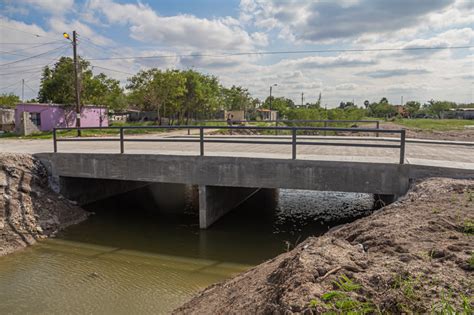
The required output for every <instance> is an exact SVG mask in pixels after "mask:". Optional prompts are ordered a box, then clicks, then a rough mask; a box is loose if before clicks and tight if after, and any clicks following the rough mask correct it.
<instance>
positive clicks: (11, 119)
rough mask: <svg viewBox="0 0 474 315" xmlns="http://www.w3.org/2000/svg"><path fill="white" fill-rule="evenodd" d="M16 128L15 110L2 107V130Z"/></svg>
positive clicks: (0, 125) (0, 113)
mask: <svg viewBox="0 0 474 315" xmlns="http://www.w3.org/2000/svg"><path fill="white" fill-rule="evenodd" d="M13 130H15V110H14V109H11V108H0V131H13Z"/></svg>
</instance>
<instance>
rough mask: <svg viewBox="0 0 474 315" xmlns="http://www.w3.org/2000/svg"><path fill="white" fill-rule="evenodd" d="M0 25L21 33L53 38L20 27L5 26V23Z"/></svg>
mask: <svg viewBox="0 0 474 315" xmlns="http://www.w3.org/2000/svg"><path fill="white" fill-rule="evenodd" d="M0 27H5V28H9V29H11V30H14V31H17V32H22V33H25V34H29V35H32V36H34V37H44V38H51V39H53V38H52V37H49V36H45V35H39V34H35V33H30V32H27V31H24V30H20V29H18V28H14V27H11V26H7V25H0ZM54 39H57V38H54Z"/></svg>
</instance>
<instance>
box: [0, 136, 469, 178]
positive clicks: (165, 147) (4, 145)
mask: <svg viewBox="0 0 474 315" xmlns="http://www.w3.org/2000/svg"><path fill="white" fill-rule="evenodd" d="M127 137H129V138H131V137H133V138H147V139H153V138H160V137H170V136H169V135H166V136H163V135H141V136H127ZM218 137H219V136H215V137H214V136H206V139H212V138H218ZM238 137H244V138H246V139H252V138H259V140H262V139H261V137H253V136H238ZM219 138H221V137H219ZM233 138H236V136H233ZM272 138H273V139H271V141H275V138H274V137H272ZM109 139H110V138H109ZM276 141H282V142H283V141H288V139H287V138H286V137H278V138H276ZM305 141H318V142H328V141H331V142H338V141H340V142H346V141H345V138H344V137H340V138H338V137H332V138H331V139H321V138H316V137H306V139H305ZM355 141H359V142H361V143H362V142H363V143H381V142H384V143H387V144H390V143H391V142H390V139H387V140H385V141H384V140H383V139H378V140H373V139H372V140H370V139H364V138H362V137H361V138H360V140H355ZM352 142H354V140H352ZM58 147H59V151H60V152H67V153H118V152H119V143H118V142H115V141H114V142H110V141H103V142H102V141H101V142H60V143H58ZM52 150H53V146H52V141H51V140H13V139H3V140H0V152H19V153H40V152H52ZM125 152H126V153H127V154H160V155H199V143H183V142H177V143H175V142H143V143H140V142H126V143H125ZM297 152H298V154H297V158H298V159H300V160H322V161H351V162H369V163H398V159H399V150H398V149H391V148H359V147H339V146H317V145H298V147H297ZM205 155H206V156H233V157H253V158H272V159H289V158H291V145H277V144H234V143H206V144H205ZM406 163H408V164H418V165H430V166H439V167H454V168H464V169H470V170H474V146H468V145H452V144H434V143H416V142H415V143H414V142H410V141H409V142H407V144H406Z"/></svg>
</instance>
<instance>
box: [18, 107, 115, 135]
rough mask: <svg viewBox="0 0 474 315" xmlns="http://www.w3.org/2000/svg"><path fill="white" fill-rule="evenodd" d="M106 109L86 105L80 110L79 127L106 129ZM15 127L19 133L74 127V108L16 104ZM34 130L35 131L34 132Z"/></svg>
mask: <svg viewBox="0 0 474 315" xmlns="http://www.w3.org/2000/svg"><path fill="white" fill-rule="evenodd" d="M108 125H109V119H108V115H107V108H106V107H103V106H94V105H86V106H83V107H82V110H81V127H107V126H108ZM15 126H16V130H17V132H19V133H23V134H29V133H31V132H35V131H51V130H53V128H55V127H75V126H76V113H75V110H74V108H67V109H66V108H65V107H64V106H63V105H60V104H18V105H17V106H16V109H15ZM35 129H36V130H35Z"/></svg>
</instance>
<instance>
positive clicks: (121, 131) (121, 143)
mask: <svg viewBox="0 0 474 315" xmlns="http://www.w3.org/2000/svg"><path fill="white" fill-rule="evenodd" d="M123 138H124V130H123V128H120V153H121V154H123V153H124V152H125V146H124V143H123Z"/></svg>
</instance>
